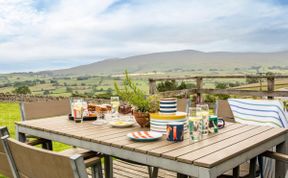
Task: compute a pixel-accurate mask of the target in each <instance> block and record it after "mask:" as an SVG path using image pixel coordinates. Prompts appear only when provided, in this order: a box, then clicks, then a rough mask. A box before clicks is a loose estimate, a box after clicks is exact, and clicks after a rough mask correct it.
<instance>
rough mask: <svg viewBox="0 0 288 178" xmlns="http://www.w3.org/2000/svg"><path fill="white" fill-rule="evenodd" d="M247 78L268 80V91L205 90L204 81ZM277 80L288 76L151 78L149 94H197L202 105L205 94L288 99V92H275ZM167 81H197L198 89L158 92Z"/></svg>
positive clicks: (197, 100)
mask: <svg viewBox="0 0 288 178" xmlns="http://www.w3.org/2000/svg"><path fill="white" fill-rule="evenodd" d="M247 78H259V79H266V80H267V91H258V90H239V89H210V88H203V82H204V81H203V79H247ZM275 79H288V75H265V76H264V75H229V76H226V75H225V76H224V75H221V76H185V77H174V78H173V77H162V78H149V94H156V93H158V94H160V95H162V96H165V97H171V96H180V95H181V96H186V97H188V96H189V95H192V94H195V95H196V102H197V103H201V102H202V101H203V98H202V95H203V94H227V95H242V96H257V97H266V96H267V97H268V99H273V98H274V97H287V96H288V91H274V89H275ZM166 80H175V81H177V80H196V88H193V89H185V90H175V91H166V92H158V91H157V82H158V81H166Z"/></svg>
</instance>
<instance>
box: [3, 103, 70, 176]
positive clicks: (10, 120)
mask: <svg viewBox="0 0 288 178" xmlns="http://www.w3.org/2000/svg"><path fill="white" fill-rule="evenodd" d="M20 118H21V116H20V111H19V105H18V103H0V126H7V127H8V129H9V132H10V134H11V137H13V138H15V124H14V123H15V122H16V121H20V120H21V119H20ZM53 148H54V151H62V150H65V149H67V148H69V146H67V145H64V144H61V143H56V142H53ZM0 178H6V177H5V176H2V175H1V174H0Z"/></svg>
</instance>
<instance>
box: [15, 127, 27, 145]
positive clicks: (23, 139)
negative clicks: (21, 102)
mask: <svg viewBox="0 0 288 178" xmlns="http://www.w3.org/2000/svg"><path fill="white" fill-rule="evenodd" d="M15 132H16V133H15V135H16V140H18V141H20V142H26V135H25V134H24V133H21V132H19V129H18V126H17V125H16V131H15Z"/></svg>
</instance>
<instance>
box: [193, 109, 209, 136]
mask: <svg viewBox="0 0 288 178" xmlns="http://www.w3.org/2000/svg"><path fill="white" fill-rule="evenodd" d="M196 107H200V108H201V112H200V113H201V114H200V115H201V117H202V122H201V132H202V135H208V128H209V106H208V104H199V105H196Z"/></svg>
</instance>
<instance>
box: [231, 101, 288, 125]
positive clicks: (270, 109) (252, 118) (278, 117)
mask: <svg viewBox="0 0 288 178" xmlns="http://www.w3.org/2000/svg"><path fill="white" fill-rule="evenodd" d="M228 102H229V105H230V108H231V110H232V112H233V115H234V118H235V121H236V122H239V123H243V124H251V125H262V126H272V127H282V128H286V127H288V120H287V117H286V113H285V112H284V108H283V104H282V103H281V102H280V101H278V100H249V99H228Z"/></svg>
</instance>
